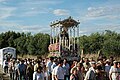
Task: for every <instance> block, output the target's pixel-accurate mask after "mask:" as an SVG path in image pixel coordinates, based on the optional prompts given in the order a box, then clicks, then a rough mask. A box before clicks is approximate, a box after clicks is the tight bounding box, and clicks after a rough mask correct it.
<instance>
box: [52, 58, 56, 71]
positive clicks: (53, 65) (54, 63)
mask: <svg viewBox="0 0 120 80" xmlns="http://www.w3.org/2000/svg"><path fill="white" fill-rule="evenodd" d="M56 66H57V59H54V60H53V64H52V65H51V72H53V69H54V68H55V67H56Z"/></svg>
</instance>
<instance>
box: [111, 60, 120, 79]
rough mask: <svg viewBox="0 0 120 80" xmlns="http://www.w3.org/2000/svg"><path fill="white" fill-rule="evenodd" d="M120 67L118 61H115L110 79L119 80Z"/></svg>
mask: <svg viewBox="0 0 120 80" xmlns="http://www.w3.org/2000/svg"><path fill="white" fill-rule="evenodd" d="M118 74H119V73H118V68H117V61H114V62H113V66H112V67H111V68H110V71H109V79H110V80H119V79H118Z"/></svg>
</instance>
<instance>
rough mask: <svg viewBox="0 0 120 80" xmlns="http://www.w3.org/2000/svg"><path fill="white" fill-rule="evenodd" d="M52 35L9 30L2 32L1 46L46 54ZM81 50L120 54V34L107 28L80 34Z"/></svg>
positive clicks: (28, 52) (34, 53) (0, 37)
mask: <svg viewBox="0 0 120 80" xmlns="http://www.w3.org/2000/svg"><path fill="white" fill-rule="evenodd" d="M49 42H50V36H49V35H48V34H43V33H37V34H35V35H32V34H31V33H26V34H25V33H19V32H18V33H16V32H14V31H8V32H5V33H1V34H0V48H4V47H8V46H9V47H14V48H16V50H17V53H18V54H31V55H44V54H45V53H48V46H49V44H50V43H49ZM79 44H80V50H82V49H83V50H84V53H97V52H98V51H100V50H101V51H102V52H103V53H104V54H106V55H120V34H119V33H116V32H114V31H110V30H106V31H105V32H103V33H98V32H97V33H92V34H91V35H83V36H80V43H79Z"/></svg>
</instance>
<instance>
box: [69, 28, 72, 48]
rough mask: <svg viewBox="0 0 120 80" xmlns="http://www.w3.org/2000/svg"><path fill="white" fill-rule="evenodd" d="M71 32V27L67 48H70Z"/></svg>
mask: <svg viewBox="0 0 120 80" xmlns="http://www.w3.org/2000/svg"><path fill="white" fill-rule="evenodd" d="M71 33H72V31H71V28H70V34H69V48H70V44H71V42H70V41H71V37H72V34H71Z"/></svg>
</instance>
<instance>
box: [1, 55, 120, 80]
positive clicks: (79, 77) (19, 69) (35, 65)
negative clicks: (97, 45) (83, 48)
mask: <svg viewBox="0 0 120 80" xmlns="http://www.w3.org/2000/svg"><path fill="white" fill-rule="evenodd" d="M3 67H4V71H5V72H6V73H9V74H10V80H120V62H119V61H116V60H114V58H113V57H112V56H111V57H110V58H106V57H102V58H98V59H97V60H96V61H95V60H94V59H93V58H90V59H88V58H85V57H83V58H81V59H80V60H73V61H67V59H65V58H64V59H62V58H60V57H59V58H57V57H50V58H41V57H38V59H30V58H28V59H11V60H10V62H8V63H7V61H4V65H3Z"/></svg>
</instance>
